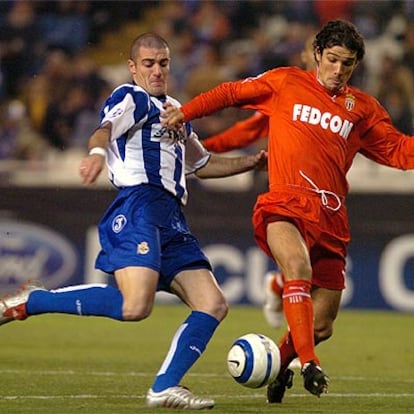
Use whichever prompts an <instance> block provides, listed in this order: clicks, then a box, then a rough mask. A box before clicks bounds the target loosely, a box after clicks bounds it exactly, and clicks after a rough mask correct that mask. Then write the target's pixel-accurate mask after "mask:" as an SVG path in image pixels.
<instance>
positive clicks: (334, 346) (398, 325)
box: [0, 304, 414, 414]
mask: <svg viewBox="0 0 414 414" xmlns="http://www.w3.org/2000/svg"><path fill="white" fill-rule="evenodd" d="M186 315H187V310H186V308H185V307H184V306H181V305H160V304H158V305H156V307H155V309H154V312H153V314H152V315H151V317H150V318H149V319H148V320H145V321H143V322H140V323H132V322H131V323H121V322H116V321H111V320H108V319H103V318H91V317H89V318H87V317H78V316H67V315H42V316H37V317H32V318H29V319H28V320H27V321H24V322H13V323H10V324H7V325H5V326H2V327H0V331H1V336H0V338H1V346H0V349H1V352H0V363H1V365H0V378H1V388H0V413H1V414H20V413H24V414H29V413H30V414H69V413H85V414H136V413H143V414H145V413H154V412H168V411H172V412H180V410H166V409H155V410H154V409H148V408H146V407H145V404H144V396H145V393H146V391H147V389H148V387H149V386H150V385H151V383H152V380H153V377H154V375H155V373H156V372H157V370H158V368H159V366H160V364H161V361H162V359H163V358H164V355H165V353H166V352H167V348H168V345H169V341H170V339H171V337H172V335H173V334H174V332H175V329H176V328H177V327H178V325H179V324H180V322H181V321H182V320H183V319H184V318H185V316H186ZM248 332H259V333H263V334H265V335H268V336H270V337H272V338H274V339H278V338H279V337H280V335H281V334H282V330H272V329H271V328H269V327H268V326H267V325H266V323H265V321H264V319H263V316H262V313H261V309H259V308H255V307H248V306H246V307H243V306H233V307H231V310H230V313H229V315H228V317H227V319H226V320H225V321H224V322H223V323H222V325H221V326H220V327H219V328H218V330H217V333H216V336H215V337H214V338H213V340H212V341H211V343H210V345H209V347H208V349H207V352H206V353H205V354H204V355H203V357H202V359H200V360H199V361H198V362H197V364H196V365H195V366H194V367H193V369H192V370H191V371H190V373H189V374H187V376H186V377H185V378H184V380H183V384H185V385H187V386H188V387H189V388H191V389H193V390H194V392H195V393H197V394H200V395H206V396H210V397H212V398H214V399H215V400H216V407H215V408H214V410H213V412H215V413H226V414H233V413H240V414H241V413H282V414H288V413H289V414H305V413H315V414H316V413H318V414H319V413H322V414H323V413H329V414H332V413H338V414H354V413H355V414H365V413H370V414H371V413H372V414H403V413H413V412H414V373H413V372H414V315H413V314H399V313H394V312H371V311H370V312H368V311H350V310H342V311H341V312H340V314H339V317H338V320H337V323H336V326H335V334H334V336H333V338H331V340H329V341H328V342H326V343H323V344H321V345H320V346H319V347H318V354H319V357H320V359H321V361H322V365H323V367H324V369H325V370H326V371H327V373H328V374H329V376H330V378H331V384H330V388H329V393H328V394H326V395H323V396H322V397H321V398H316V397H315V396H312V395H310V394H309V393H307V392H306V391H305V390H304V388H303V384H302V378H301V377H300V374H299V372H298V371H297V370H296V374H295V378H294V386H293V387H292V389H291V390H289V391H288V392H287V394H286V396H285V400H284V402H283V404H277V405H274V404H271V405H269V404H267V403H266V398H265V391H266V390H265V388H260V389H255V390H252V389H248V388H244V387H242V386H240V385H238V384H237V383H236V382H235V381H234V380H233V379H231V378H230V377H229V375H228V374H227V368H226V354H227V351H228V348H229V346H230V344H231V343H232V341H233V340H234V339H235V338H237V337H238V336H240V335H242V334H245V333H248ZM186 412H188V411H186Z"/></svg>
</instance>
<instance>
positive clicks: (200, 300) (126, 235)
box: [0, 33, 267, 410]
mask: <svg viewBox="0 0 414 414" xmlns="http://www.w3.org/2000/svg"><path fill="white" fill-rule="evenodd" d="M128 68H129V71H130V73H131V76H132V79H133V82H132V83H128V84H123V85H120V86H119V87H117V88H116V89H115V90H114V91H113V93H112V94H111V96H110V97H109V98H108V99H107V100H106V102H105V103H104V106H103V110H102V112H101V122H100V125H99V127H98V128H97V129H96V130H95V131H94V132H93V134H92V135H91V137H90V138H89V155H88V156H86V157H85V158H84V159H83V160H82V161H81V163H80V167H79V168H80V170H79V171H80V175H81V177H82V180H83V183H84V184H86V185H89V184H92V183H94V182H95V181H96V179H97V177H98V175H99V174H100V172H101V171H102V169H103V167H104V164H105V160H106V163H107V167H108V173H109V179H110V180H111V182H112V183H113V185H114V186H115V187H116V188H117V189H118V190H119V191H118V194H117V196H116V198H115V200H114V201H113V203H112V204H111V205H110V206H109V208H108V209H107V211H106V213H105V214H104V216H103V218H102V220H101V221H100V223H99V237H100V243H101V247H102V250H101V251H100V253H99V255H98V257H97V260H96V267H97V268H98V269H100V270H102V271H104V272H107V273H109V274H113V275H114V276H115V280H116V283H117V287H112V286H111V285H81V286H71V287H66V288H61V289H57V290H53V291H49V290H46V289H45V288H43V287H42V286H39V285H37V284H30V283H29V284H27V285H26V286H24V287H23V288H22V290H21V291H19V292H17V293H16V294H15V295H12V296H10V297H3V298H2V299H0V324H4V323H7V322H10V321H12V320H15V319H25V318H27V317H28V316H32V315H38V314H44V313H50V312H57V313H67V314H78V315H94V316H105V317H109V318H113V319H116V320H120V321H140V320H143V319H145V318H147V317H148V316H149V315H150V313H151V311H152V308H153V305H154V299H155V294H156V292H157V291H158V290H164V291H168V292H171V293H173V294H175V295H177V296H178V297H179V298H180V299H181V301H182V302H184V303H185V304H186V305H187V306H188V307H189V308H190V310H191V312H190V314H189V316H188V317H187V319H186V320H185V321H183V323H182V325H181V326H180V327H179V328H178V330H177V332H176V334H175V336H174V338H173V340H172V342H171V346H170V349H169V351H168V353H167V355H166V357H165V360H164V362H163V364H162V366H161V368H160V370H159V371H158V373H157V375H156V377H155V380H154V382H153V384H152V386H151V388H150V389H149V391H148V393H147V396H146V404H147V405H148V406H149V407H167V408H177V409H194V410H198V409H204V408H212V407H213V406H214V401H213V400H212V399H210V398H206V397H198V396H196V395H194V394H193V393H192V392H191V391H190V390H189V389H187V388H186V387H183V386H181V385H180V382H181V379H182V378H183V376H184V375H185V374H186V373H187V372H188V370H189V369H190V368H191V367H192V366H193V364H194V363H195V362H196V361H197V360H198V358H199V357H200V356H201V355H202V354H203V352H204V350H205V349H206V346H207V344H208V342H209V340H210V339H211V337H212V336H213V334H214V331H215V330H216V328H217V326H218V324H219V323H220V322H221V321H222V320H223V319H224V317H225V316H226V314H227V310H228V305H227V303H226V300H225V298H224V296H223V293H222V291H221V289H220V287H219V286H218V284H217V282H216V279H215V277H214V275H213V273H212V269H211V265H210V263H209V260H208V258H207V257H206V256H205V255H204V253H203V252H202V250H201V248H200V246H199V243H198V240H197V239H196V238H195V237H194V236H193V235H192V233H191V231H190V229H189V227H188V225H187V222H186V219H185V217H184V216H183V212H182V208H181V207H182V205H184V204H185V203H186V201H187V189H186V174H190V173H194V174H196V175H197V176H198V177H201V178H212V177H224V176H229V175H233V174H237V173H241V172H244V171H248V170H251V169H254V168H256V167H257V168H262V167H264V165H265V164H266V162H267V154H266V152H265V151H261V152H259V153H258V154H256V155H252V156H245V157H234V158H231V157H227V158H226V157H220V156H218V155H213V154H210V153H209V152H208V151H207V150H206V149H205V148H204V147H203V146H202V145H201V144H200V142H199V140H198V137H197V135H196V134H195V132H194V131H193V130H192V128H191V125H190V124H185V125H184V126H183V127H182V128H181V129H180V130H178V131H175V130H171V129H169V128H167V127H164V126H162V125H161V119H160V113H161V112H162V111H163V105H164V104H165V103H166V102H169V103H173V104H174V105H179V102H178V101H176V100H175V99H174V98H172V97H170V96H168V95H167V81H168V73H169V68H170V49H169V46H168V44H167V42H166V41H165V40H164V39H163V38H162V37H160V36H158V35H156V34H154V33H145V34H142V35H140V36H139V37H137V38H136V39H135V40H134V41H133V43H132V46H131V51H130V59H129V60H128Z"/></svg>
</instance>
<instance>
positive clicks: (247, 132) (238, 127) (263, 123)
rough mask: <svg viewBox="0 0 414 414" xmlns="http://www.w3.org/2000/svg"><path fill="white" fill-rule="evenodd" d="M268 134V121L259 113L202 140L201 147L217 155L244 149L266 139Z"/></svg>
mask: <svg viewBox="0 0 414 414" xmlns="http://www.w3.org/2000/svg"><path fill="white" fill-rule="evenodd" d="M268 133H269V119H268V118H267V116H265V115H263V114H261V113H260V112H255V113H254V114H253V115H252V116H250V117H249V118H247V119H244V120H243V121H239V122H236V123H235V124H234V125H233V126H232V127H230V128H228V129H226V130H225V131H223V132H220V133H218V134H216V135H212V136H211V137H208V138H206V139H204V140H203V145H204V146H205V147H206V148H207V149H208V150H209V151H213V152H217V153H221V152H226V151H231V150H234V149H239V148H244V147H247V146H248V145H250V144H252V143H253V142H255V141H257V140H259V139H262V138H266V137H267V135H268Z"/></svg>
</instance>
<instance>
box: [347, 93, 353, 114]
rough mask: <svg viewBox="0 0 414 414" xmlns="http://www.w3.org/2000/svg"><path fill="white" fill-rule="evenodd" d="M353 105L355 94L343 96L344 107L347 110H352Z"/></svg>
mask: <svg viewBox="0 0 414 414" xmlns="http://www.w3.org/2000/svg"><path fill="white" fill-rule="evenodd" d="M354 107H355V96H354V95H351V94H348V95H346V97H345V108H346V110H347V111H352V110H353V109H354Z"/></svg>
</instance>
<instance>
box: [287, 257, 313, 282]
mask: <svg viewBox="0 0 414 414" xmlns="http://www.w3.org/2000/svg"><path fill="white" fill-rule="evenodd" d="M283 272H284V274H285V277H287V279H304V280H311V278H312V267H311V264H310V262H309V260H307V259H306V258H305V257H302V256H291V257H289V258H288V260H286V262H285V268H284V269H283Z"/></svg>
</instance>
